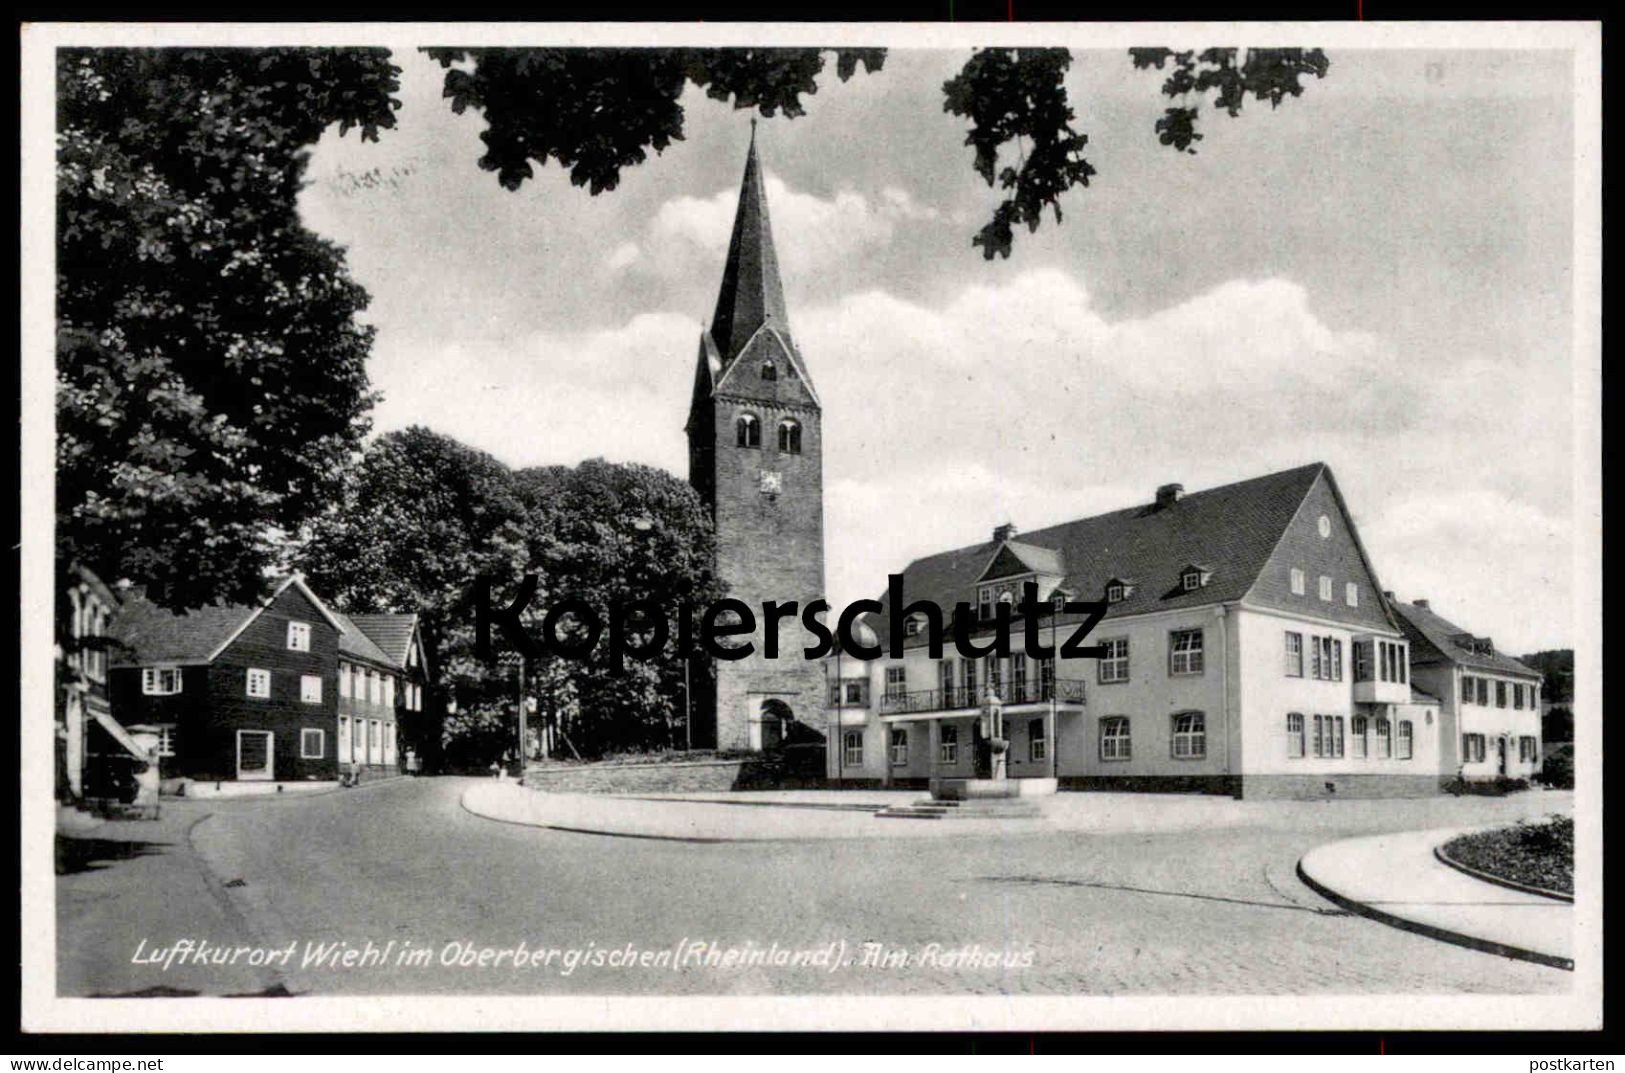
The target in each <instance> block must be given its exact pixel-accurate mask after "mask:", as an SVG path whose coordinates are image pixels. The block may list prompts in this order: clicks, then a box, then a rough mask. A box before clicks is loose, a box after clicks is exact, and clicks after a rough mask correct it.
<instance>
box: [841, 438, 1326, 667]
mask: <svg viewBox="0 0 1625 1073" xmlns="http://www.w3.org/2000/svg"><path fill="white" fill-rule="evenodd" d="M1323 473H1325V474H1327V475H1328V476H1329V474H1330V471H1329V470H1328V469H1327V468H1326V466H1325V465H1324V464H1323V463H1319V462H1316V463H1312V464H1310V465H1307V466H1299V467H1297V468H1296V469H1289V470H1283V471H1281V472H1279V473H1271V474H1267V475H1265V476H1262V477H1254V478H1252V479H1251V480H1245V481H1240V482H1237V483H1235V484H1227V485H1224V486H1222V487H1219V488H1209V489H1207V490H1205V491H1200V492H1192V493H1190V494H1189V495H1186V496H1183V497H1181V498H1180V499H1177V500H1175V501H1174V502H1172V503H1168V504H1166V505H1164V506H1162V507H1158V506H1156V505H1155V504H1142V505H1140V506H1135V507H1129V508H1127V509H1126V510H1118V511H1113V512H1111V513H1109V514H1100V515H1096V516H1094V517H1092V518H1080V519H1078V520H1077V521H1072V522H1065V523H1063V524H1061V525H1055V526H1051V527H1049V528H1047V529H1039V530H1035V531H1033V532H1029V533H1024V534H1022V539H1021V543H1022V544H1024V545H1026V546H1029V547H1032V548H1035V549H1039V550H1041V551H1044V552H1048V553H1050V554H1053V555H1055V556H1056V558H1055V560H1054V561H1055V562H1056V563H1057V564H1059V565H1063V566H1064V567H1065V572H1064V576H1063V578H1062V582H1061V584H1062V585H1064V586H1066V587H1067V588H1069V589H1071V590H1072V591H1073V592H1074V593H1076V594H1077V595H1078V597H1079V598H1080V599H1083V600H1093V599H1100V598H1103V597H1104V594H1105V588H1106V584H1107V582H1108V581H1111V580H1119V581H1122V580H1126V579H1128V578H1135V579H1138V580H1136V581H1135V582H1134V586H1135V587H1134V589H1133V591H1132V592H1130V593H1129V594H1128V595H1127V596H1125V597H1124V598H1123V599H1122V600H1120V601H1119V602H1117V603H1115V604H1112V605H1111V607H1110V608H1109V609H1108V610H1107V617H1108V618H1116V617H1120V616H1124V615H1135V614H1144V613H1146V612H1150V611H1162V610H1172V609H1177V608H1185V607H1199V606H1202V605H1205V604H1215V603H1221V602H1224V601H1235V600H1240V599H1241V598H1242V597H1243V596H1245V595H1247V593H1248V590H1249V589H1251V588H1252V585H1253V582H1254V581H1255V580H1256V579H1257V577H1258V575H1259V573H1260V571H1262V570H1263V568H1264V566H1265V564H1266V563H1267V562H1268V561H1269V558H1270V555H1271V554H1272V553H1273V551H1274V550H1275V547H1276V545H1277V543H1279V541H1280V538H1281V535H1282V534H1283V533H1284V532H1285V531H1286V529H1287V526H1288V525H1289V524H1291V522H1292V519H1293V517H1294V516H1295V515H1296V513H1297V510H1298V507H1299V504H1301V503H1302V502H1303V500H1304V497H1305V496H1306V495H1308V493H1309V491H1310V489H1311V488H1313V487H1314V484H1315V482H1316V480H1318V479H1319V478H1320V476H1321V475H1322V474H1323ZM998 546H999V545H997V544H995V543H993V542H991V541H989V542H984V543H981V544H974V545H971V546H969V547H964V548H957V549H955V550H953V551H946V552H941V553H939V554H936V555H930V556H927V557H925V558H923V559H917V560H915V561H914V562H913V563H910V564H909V566H908V567H907V568H906V569H905V570H904V571H903V589H904V594H905V598H906V599H907V600H909V601H914V600H932V601H934V602H936V603H937V604H939V605H941V606H942V607H943V609H944V611H945V613H948V612H951V609H952V607H953V605H954V604H956V603H958V602H960V601H967V602H969V601H971V600H972V599H973V597H974V592H975V584H976V581H977V580H978V578H979V577H980V575H981V572H982V571H983V570H984V569H985V568H986V566H987V565H988V563H989V557H990V556H991V555H992V554H993V553H994V552H995V551H996V550H997V548H998ZM1190 563H1204V564H1208V566H1209V568H1210V569H1211V570H1212V577H1211V578H1210V579H1209V581H1208V583H1207V584H1206V585H1204V586H1202V587H1201V588H1199V589H1196V590H1194V591H1191V592H1183V591H1181V588H1180V584H1179V575H1180V571H1181V570H1182V569H1183V568H1184V567H1185V566H1186V565H1188V564H1190ZM881 602H882V604H883V605H884V604H885V597H884V596H882V597H881ZM1078 617H1079V616H1076V615H1063V616H1061V618H1060V621H1062V622H1070V621H1072V620H1074V619H1076V618H1078ZM887 619H888V615H887V614H886V613H885V612H884V611H883V612H882V613H881V614H879V615H875V616H873V618H872V620H871V621H872V622H873V624H874V626H875V628H876V630H877V631H878V632H880V633H882V634H884V633H885V631H886V627H887ZM883 639H884V638H883ZM910 640H911V641H913V640H916V639H915V638H910Z"/></svg>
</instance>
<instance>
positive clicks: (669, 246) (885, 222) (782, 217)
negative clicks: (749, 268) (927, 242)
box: [622, 172, 939, 278]
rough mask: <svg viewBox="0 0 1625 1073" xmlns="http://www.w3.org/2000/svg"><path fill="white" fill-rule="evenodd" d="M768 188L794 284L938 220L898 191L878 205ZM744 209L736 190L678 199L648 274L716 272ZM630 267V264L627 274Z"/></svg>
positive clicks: (887, 191)
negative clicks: (905, 229)
mask: <svg viewBox="0 0 1625 1073" xmlns="http://www.w3.org/2000/svg"><path fill="white" fill-rule="evenodd" d="M766 187H767V201H768V205H769V208H770V211H771V213H772V220H773V237H774V244H775V246H776V247H777V249H778V253H779V258H780V261H781V268H783V269H784V272H785V274H786V275H787V276H789V277H792V278H806V277H808V276H810V275H811V274H812V273H814V272H817V271H819V270H821V269H825V268H828V267H830V266H832V265H836V264H840V263H843V262H849V261H850V260H851V259H852V258H853V257H854V256H858V255H861V254H862V253H863V252H864V251H865V250H870V249H875V248H878V247H883V246H886V245H887V244H889V243H890V242H891V241H892V239H893V237H894V235H895V233H896V231H897V227H898V225H899V224H902V223H906V222H913V221H930V220H935V219H938V217H939V214H938V213H937V211H936V210H935V209H932V208H930V207H929V206H925V205H921V204H919V203H918V202H916V201H915V200H914V199H913V197H912V196H911V195H910V194H909V193H908V192H907V191H905V190H903V189H901V188H899V187H895V186H892V187H886V188H884V189H882V190H881V191H880V193H879V195H878V196H876V197H874V198H870V197H867V196H865V195H864V194H861V193H859V192H857V191H854V190H841V191H838V192H837V193H836V194H835V195H834V196H833V197H831V198H821V197H819V196H817V195H816V194H810V193H806V192H803V191H799V190H793V189H791V188H790V187H789V186H787V185H785V183H784V181H783V180H782V179H780V178H779V177H778V176H776V175H774V174H773V173H772V172H769V173H768V174H767V179H766ZM738 204H739V192H738V190H737V189H733V188H730V189H725V190H721V191H718V192H717V193H716V194H714V195H712V196H711V197H706V198H699V197H690V196H686V195H685V196H681V197H675V198H672V199H671V200H669V201H667V202H666V203H665V204H663V205H661V206H660V208H659V209H658V210H657V211H656V212H655V214H654V218H653V219H652V220H651V221H650V223H649V227H648V232H647V236H646V239H645V243H644V245H645V246H646V247H647V248H648V250H649V251H650V253H651V255H652V260H650V261H649V262H648V267H649V268H650V269H651V270H653V271H656V272H660V273H662V274H665V275H668V276H681V275H686V274H687V273H689V272H691V271H696V270H699V269H702V268H705V269H707V270H709V271H711V272H715V271H716V266H717V265H719V264H720V263H721V262H722V259H723V257H724V256H725V255H726V253H727V250H728V236H729V235H730V234H731V233H732V230H733V219H734V212H735V210H736V209H737V207H738ZM631 263H632V262H631V260H627V261H626V262H625V265H623V266H622V267H625V266H630V265H631Z"/></svg>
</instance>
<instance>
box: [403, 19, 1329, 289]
mask: <svg viewBox="0 0 1625 1073" xmlns="http://www.w3.org/2000/svg"><path fill="white" fill-rule="evenodd" d="M424 51H425V52H427V53H428V54H429V55H431V56H433V57H434V58H435V59H436V60H438V61H439V63H440V64H441V66H442V67H444V68H446V76H445V96H446V97H447V98H448V99H449V100H450V101H451V107H452V110H453V111H455V112H457V113H458V114H459V115H461V114H462V113H464V112H466V111H467V110H468V109H470V108H475V109H478V110H479V111H481V112H483V113H484V115H485V119H486V123H487V128H486V130H485V131H484V132H482V133H481V135H480V137H481V139H482V140H483V141H484V142H485V147H486V151H485V153H484V155H483V156H481V157H480V160H479V164H480V167H482V168H484V169H485V170H486V171H493V172H496V175H497V181H498V182H500V183H501V184H502V185H503V186H504V187H506V188H507V189H509V190H517V189H519V188H520V186H521V185H523V184H524V181H525V180H526V179H529V178H531V177H533V176H534V174H535V172H534V170H533V167H532V165H533V164H545V163H546V162H547V161H548V160H550V159H551V160H554V161H556V162H557V163H558V164H559V166H560V167H563V168H566V169H568V170H569V173H570V181H571V182H572V183H574V184H575V185H577V186H585V187H587V188H588V189H589V190H590V191H591V192H592V193H594V194H598V193H601V192H603V191H605V190H613V189H615V186H616V185H617V183H619V181H620V173H621V169H623V168H627V167H633V166H636V165H638V164H641V163H643V162H644V160H645V159H647V152H646V151H647V150H648V149H651V148H652V149H653V150H654V151H655V152H656V153H659V152H663V151H664V150H665V149H666V148H667V147H668V146H669V145H670V144H671V143H672V142H674V141H679V140H681V139H682V137H683V123H684V113H683V108H682V106H681V105H680V104H678V98H679V97H680V96H681V95H682V92H683V90H684V88H685V86H686V85H687V84H689V83H693V84H694V85H696V86H700V87H702V88H704V90H705V91H706V94H707V96H709V97H712V98H713V99H716V100H720V101H730V100H731V101H732V102H733V106H734V107H735V108H754V109H756V110H757V111H759V112H760V113H761V114H762V115H764V116H768V117H772V116H774V115H776V114H779V113H780V112H782V113H783V114H784V115H785V116H786V117H787V118H792V119H793V118H795V117H796V116H799V115H802V114H803V113H804V111H805V109H804V108H803V106H802V103H801V101H802V97H804V96H807V95H811V94H813V93H816V92H817V91H818V76H819V75H820V74H821V73H822V72H823V70H824V67H825V64H826V58H827V57H826V54H827V53H831V52H833V54H834V56H835V61H836V74H837V77H839V78H840V79H841V81H843V82H844V81H846V80H847V79H849V78H851V76H852V75H853V74H855V73H856V72H857V70H858V68H859V67H860V66H861V67H862V68H863V69H864V71H865V72H866V73H873V72H877V71H879V70H880V69H881V68H882V66H883V65H884V63H885V58H886V52H885V50H884V49H874V48H870V49H833V50H830V49H818V48H756V49H683V48H669V49H665V48H641V49H633V48H621V49H613V48H609V49H565V48H479V49H474V48H429V49H425V50H424ZM1238 54H1239V50H1237V49H1234V48H1211V49H1207V50H1204V51H1203V52H1201V53H1196V52H1175V51H1174V50H1172V49H1167V48H1136V49H1131V50H1130V56H1131V58H1132V61H1133V63H1134V66H1135V67H1136V68H1140V69H1145V68H1149V67H1156V68H1158V69H1159V70H1160V69H1163V68H1164V67H1165V66H1167V65H1168V64H1169V63H1170V62H1172V64H1173V67H1172V73H1171V74H1170V75H1169V77H1168V79H1167V80H1166V81H1165V82H1164V83H1163V87H1162V91H1163V92H1164V93H1165V94H1167V95H1168V96H1170V97H1177V98H1182V99H1184V100H1185V101H1186V102H1187V103H1184V104H1181V105H1178V106H1175V107H1171V108H1169V109H1168V110H1167V111H1166V113H1165V114H1164V116H1163V117H1162V118H1161V119H1159V120H1158V121H1157V123H1156V128H1155V129H1156V132H1157V134H1158V136H1159V138H1160V140H1161V141H1162V143H1163V144H1165V145H1172V146H1174V147H1175V148H1177V149H1180V150H1183V151H1186V152H1191V153H1194V152H1195V151H1196V150H1195V149H1194V148H1192V143H1193V142H1195V141H1198V140H1200V139H1201V137H1202V135H1201V134H1199V133H1198V132H1197V131H1196V118H1197V113H1198V108H1197V105H1196V104H1194V103H1190V102H1192V101H1196V100H1199V99H1200V98H1201V97H1202V95H1204V94H1207V93H1210V92H1211V93H1212V94H1213V97H1214V103H1215V106H1216V107H1218V108H1222V109H1223V110H1224V111H1225V112H1226V113H1227V114H1229V115H1230V116H1232V117H1235V116H1238V115H1240V114H1241V108H1242V103H1243V101H1244V100H1245V99H1246V97H1247V96H1248V95H1249V94H1251V95H1252V96H1254V97H1255V98H1257V99H1259V100H1268V101H1269V102H1270V105H1271V107H1275V106H1278V105H1279V104H1280V103H1281V102H1282V101H1283V100H1285V99H1286V98H1287V97H1296V96H1300V95H1301V94H1302V93H1303V84H1302V79H1303V76H1305V75H1307V74H1313V75H1314V76H1315V77H1316V78H1323V77H1325V74H1326V71H1327V68H1328V67H1329V65H1330V61H1329V60H1327V58H1326V55H1325V53H1323V52H1322V51H1321V50H1320V49H1301V48H1276V49H1264V48H1254V49H1248V50H1247V53H1246V56H1245V57H1244V58H1242V59H1241V60H1240V62H1239V63H1238V62H1237V57H1238ZM1071 64H1072V55H1071V53H1070V52H1069V51H1068V50H1066V49H1064V48H1037V49H1010V48H988V49H979V50H977V51H976V52H974V53H973V54H972V55H971V57H970V58H969V59H968V60H966V62H965V66H964V68H963V69H962V70H961V71H960V73H959V74H957V75H955V76H954V77H953V78H951V79H949V80H948V81H947V82H945V83H944V84H943V96H944V101H943V108H944V110H945V111H948V112H951V113H953V114H954V115H959V116H965V117H966V118H968V119H969V120H970V121H971V126H970V131H969V133H968V134H967V135H966V137H965V144H966V145H969V146H971V147H972V149H973V150H974V151H975V153H974V167H975V169H976V172H977V174H978V175H980V176H981V177H982V178H983V179H984V180H985V181H986V182H987V184H988V185H989V186H996V187H998V188H999V189H1000V190H1003V191H1005V192H1006V196H1005V197H1004V198H1003V199H1002V200H1001V201H1000V202H999V204H998V205H997V206H996V207H995V208H994V210H993V217H992V219H991V220H990V221H989V223H987V224H986V225H985V226H984V227H982V229H981V230H980V231H978V232H977V234H976V235H975V237H974V238H973V239H972V240H971V242H972V245H974V246H979V247H981V250H982V256H983V257H986V258H988V259H990V260H991V259H992V258H993V257H995V256H1000V257H1009V256H1010V251H1011V247H1012V244H1013V242H1014V237H1015V227H1016V225H1018V224H1021V225H1025V226H1026V227H1027V229H1028V230H1029V231H1035V230H1037V228H1038V225H1039V223H1040V222H1041V220H1042V219H1043V214H1044V210H1045V209H1046V208H1047V209H1049V210H1050V211H1051V212H1053V213H1054V215H1055V220H1056V222H1057V223H1059V222H1060V220H1061V205H1060V197H1061V195H1062V194H1064V193H1065V192H1067V191H1068V190H1070V189H1072V188H1073V187H1074V186H1088V185H1089V179H1090V177H1091V176H1092V175H1094V174H1095V169H1094V167H1093V166H1092V165H1090V163H1089V162H1088V161H1087V160H1086V159H1085V158H1084V156H1083V150H1084V147H1085V146H1086V145H1087V144H1088V142H1089V138H1088V136H1087V135H1085V134H1082V133H1080V132H1078V131H1077V130H1075V129H1074V128H1073V125H1072V124H1073V121H1074V120H1075V119H1076V116H1075V114H1074V113H1073V111H1072V108H1071V105H1070V104H1069V102H1068V99H1067V91H1066V85H1065V77H1066V72H1067V70H1068V69H1069V68H1070V67H1071ZM1009 150H1013V152H1014V155H1015V157H1016V161H1015V163H1006V164H1004V165H1003V166H1002V167H1001V166H1000V159H1001V155H1002V154H1006V153H1007V151H1009Z"/></svg>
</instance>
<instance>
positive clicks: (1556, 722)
mask: <svg viewBox="0 0 1625 1073" xmlns="http://www.w3.org/2000/svg"><path fill="white" fill-rule="evenodd" d="M1540 738H1541V740H1542V741H1545V742H1559V741H1573V740H1574V710H1573V709H1572V708H1569V707H1568V706H1566V705H1562V704H1555V705H1553V706H1552V707H1551V708H1549V709H1547V710H1546V712H1545V714H1544V715H1542V716H1541V717H1540Z"/></svg>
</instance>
